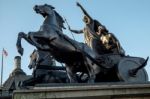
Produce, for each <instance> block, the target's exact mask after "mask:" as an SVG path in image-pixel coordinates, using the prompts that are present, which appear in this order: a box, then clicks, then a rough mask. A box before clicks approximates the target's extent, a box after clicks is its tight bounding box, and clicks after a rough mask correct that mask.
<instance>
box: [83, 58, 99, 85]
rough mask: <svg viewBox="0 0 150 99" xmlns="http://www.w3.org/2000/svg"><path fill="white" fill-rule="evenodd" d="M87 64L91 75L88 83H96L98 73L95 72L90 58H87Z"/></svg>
mask: <svg viewBox="0 0 150 99" xmlns="http://www.w3.org/2000/svg"><path fill="white" fill-rule="evenodd" d="M90 63H91V64H90ZM85 64H86V69H87V71H88V76H89V79H88V83H94V82H95V78H96V74H95V72H94V68H93V64H92V62H91V61H90V60H89V59H88V58H87V59H86V61H85Z"/></svg>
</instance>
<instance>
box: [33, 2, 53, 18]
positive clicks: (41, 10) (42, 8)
mask: <svg viewBox="0 0 150 99" xmlns="http://www.w3.org/2000/svg"><path fill="white" fill-rule="evenodd" d="M33 9H34V10H35V12H36V13H38V14H41V15H42V16H43V17H46V16H47V15H51V14H52V13H53V9H55V8H54V7H53V6H51V5H48V4H44V5H35V6H34V8H33Z"/></svg>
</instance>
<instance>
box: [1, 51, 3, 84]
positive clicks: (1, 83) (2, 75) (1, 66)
mask: <svg viewBox="0 0 150 99" xmlns="http://www.w3.org/2000/svg"><path fill="white" fill-rule="evenodd" d="M1 62H2V64H1V65H2V66H1V86H2V84H3V50H2V61H1Z"/></svg>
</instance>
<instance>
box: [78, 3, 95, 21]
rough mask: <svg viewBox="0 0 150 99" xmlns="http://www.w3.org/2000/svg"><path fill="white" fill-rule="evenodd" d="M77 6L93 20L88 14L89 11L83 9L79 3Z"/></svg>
mask: <svg viewBox="0 0 150 99" xmlns="http://www.w3.org/2000/svg"><path fill="white" fill-rule="evenodd" d="M77 6H78V7H80V8H81V10H82V11H83V13H84V14H85V15H86V16H87V17H89V18H90V20H93V19H92V17H91V16H90V15H89V14H88V13H87V11H86V10H85V9H84V8H83V7H82V5H81V4H80V3H79V2H77Z"/></svg>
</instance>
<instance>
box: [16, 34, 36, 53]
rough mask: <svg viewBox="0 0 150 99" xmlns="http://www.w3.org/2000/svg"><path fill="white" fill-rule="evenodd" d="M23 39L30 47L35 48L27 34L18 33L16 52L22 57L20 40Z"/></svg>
mask: <svg viewBox="0 0 150 99" xmlns="http://www.w3.org/2000/svg"><path fill="white" fill-rule="evenodd" d="M22 38H24V39H25V40H26V41H27V42H28V43H30V44H31V45H33V46H35V44H34V43H33V41H32V40H31V39H30V38H29V36H28V35H27V34H25V33H24V32H20V33H18V38H17V43H16V47H17V50H18V52H19V53H20V54H21V55H23V48H22V45H21V39H22Z"/></svg>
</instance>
